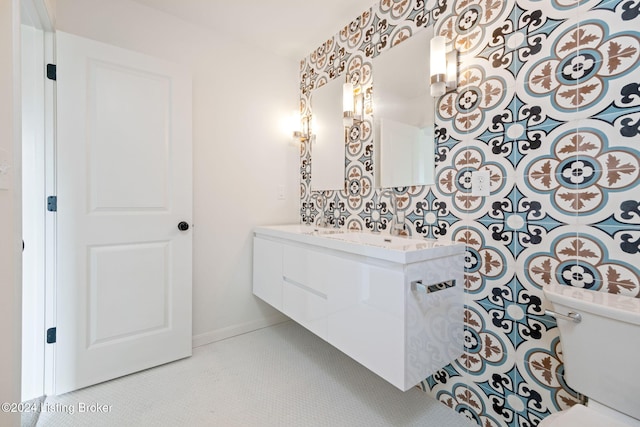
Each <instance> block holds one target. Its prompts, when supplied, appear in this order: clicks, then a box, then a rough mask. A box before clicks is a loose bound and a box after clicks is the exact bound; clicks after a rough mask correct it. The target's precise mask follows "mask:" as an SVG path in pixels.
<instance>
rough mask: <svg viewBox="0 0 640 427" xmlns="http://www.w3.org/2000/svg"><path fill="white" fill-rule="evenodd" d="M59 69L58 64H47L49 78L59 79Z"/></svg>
mask: <svg viewBox="0 0 640 427" xmlns="http://www.w3.org/2000/svg"><path fill="white" fill-rule="evenodd" d="M57 77H58V70H57V67H56V64H47V78H48V79H49V80H57Z"/></svg>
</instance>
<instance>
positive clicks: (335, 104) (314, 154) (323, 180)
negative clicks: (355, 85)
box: [311, 79, 345, 191]
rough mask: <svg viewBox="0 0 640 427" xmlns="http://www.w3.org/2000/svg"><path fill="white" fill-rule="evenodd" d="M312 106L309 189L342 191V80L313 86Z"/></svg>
mask: <svg viewBox="0 0 640 427" xmlns="http://www.w3.org/2000/svg"><path fill="white" fill-rule="evenodd" d="M311 106H312V113H313V121H312V129H311V131H312V132H313V137H312V140H311V190H313V191H324V190H343V189H344V176H345V175H344V174H345V163H344V158H345V132H344V126H343V122H342V82H341V81H340V80H339V79H333V80H331V81H329V82H327V83H326V84H324V85H323V86H320V87H319V88H317V89H314V91H313V92H312V95H311Z"/></svg>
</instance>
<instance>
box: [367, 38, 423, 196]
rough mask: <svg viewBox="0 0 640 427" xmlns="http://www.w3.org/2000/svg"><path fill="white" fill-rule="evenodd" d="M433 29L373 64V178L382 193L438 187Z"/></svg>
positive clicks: (385, 53)
mask: <svg viewBox="0 0 640 427" xmlns="http://www.w3.org/2000/svg"><path fill="white" fill-rule="evenodd" d="M432 37H433V27H428V28H425V29H424V30H422V31H420V32H418V33H416V34H414V35H413V36H412V37H410V38H408V39H407V40H404V41H403V42H401V43H399V44H397V45H396V46H394V47H392V48H391V49H389V50H388V51H386V52H384V53H382V54H381V55H379V56H377V57H375V58H374V59H373V119H374V121H373V123H374V125H373V126H374V127H373V128H374V131H373V132H374V133H373V135H374V136H373V138H374V147H375V151H374V153H375V158H374V175H375V186H376V187H379V188H388V187H406V186H412V185H431V184H433V183H434V168H435V149H434V135H433V131H434V104H435V102H434V99H433V98H432V97H431V95H430V93H429V43H430V40H431V38H432Z"/></svg>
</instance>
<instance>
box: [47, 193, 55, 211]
mask: <svg viewBox="0 0 640 427" xmlns="http://www.w3.org/2000/svg"><path fill="white" fill-rule="evenodd" d="M47 210H48V211H49V212H58V196H49V197H47Z"/></svg>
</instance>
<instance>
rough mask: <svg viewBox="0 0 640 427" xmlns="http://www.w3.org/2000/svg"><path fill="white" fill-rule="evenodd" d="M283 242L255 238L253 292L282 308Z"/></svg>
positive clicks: (279, 308) (275, 306)
mask: <svg viewBox="0 0 640 427" xmlns="http://www.w3.org/2000/svg"><path fill="white" fill-rule="evenodd" d="M282 246H283V245H282V244H281V243H278V242H274V241H271V240H267V239H262V238H260V237H258V236H256V237H254V239H253V294H254V295H256V296H257V297H259V298H261V299H262V300H263V301H265V302H268V303H269V304H271V305H272V306H273V307H274V308H277V309H278V310H282Z"/></svg>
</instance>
